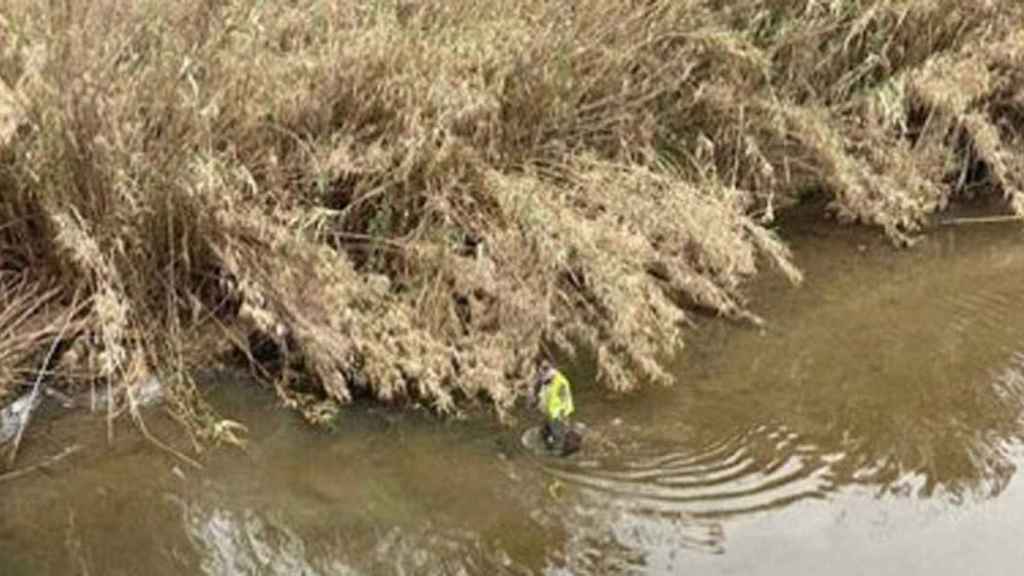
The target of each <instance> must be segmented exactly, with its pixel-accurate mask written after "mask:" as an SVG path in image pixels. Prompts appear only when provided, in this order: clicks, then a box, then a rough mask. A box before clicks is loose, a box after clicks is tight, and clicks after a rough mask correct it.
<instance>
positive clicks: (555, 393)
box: [540, 370, 575, 420]
mask: <svg viewBox="0 0 1024 576" xmlns="http://www.w3.org/2000/svg"><path fill="white" fill-rule="evenodd" d="M540 401H541V406H542V408H543V411H544V414H545V415H546V416H547V417H548V418H550V419H551V420H559V419H561V418H565V417H567V416H569V415H571V414H572V413H573V412H574V411H575V407H574V406H573V405H572V389H571V387H570V385H569V379H568V378H566V377H565V375H564V374H562V373H561V372H559V371H557V370H555V376H554V377H553V378H552V379H551V381H550V382H548V383H547V384H546V385H545V386H544V388H543V389H542V390H541V393H540Z"/></svg>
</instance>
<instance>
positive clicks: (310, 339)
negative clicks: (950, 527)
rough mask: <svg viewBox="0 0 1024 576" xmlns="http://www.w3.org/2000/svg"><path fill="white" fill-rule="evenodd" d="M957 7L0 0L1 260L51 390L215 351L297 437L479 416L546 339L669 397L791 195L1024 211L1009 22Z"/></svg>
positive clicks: (733, 299) (871, 0)
mask: <svg viewBox="0 0 1024 576" xmlns="http://www.w3.org/2000/svg"><path fill="white" fill-rule="evenodd" d="M961 4H962V3H961V2H955V1H947V0H902V1H896V0H862V1H850V2H818V1H811V0H808V1H807V2H778V1H773V0H743V1H740V2H718V1H711V0H705V1H697V0H690V1H672V2H670V1H667V0H666V1H654V2H608V1H607V0H582V1H576V2H566V1H561V0H527V1H524V2H501V1H498V0H474V1H470V0H466V1H458V2H435V1H426V0H425V1H420V2H404V1H399V2H342V1H338V0H296V1H293V2H275V3H267V2H256V1H254V0H218V1H214V0H210V1H204V2H179V1H171V2H135V3H131V5H130V6H128V5H125V4H124V3H120V2H113V1H112V0H103V1H98V2H91V3H85V4H79V3H71V2H63V3H61V2H57V3H46V4H39V3H35V2H28V1H25V0H0V13H2V14H3V15H4V16H3V18H2V20H0V38H2V40H0V82H2V85H3V87H4V88H3V90H2V92H3V93H4V99H6V100H7V101H9V104H7V108H8V111H9V113H8V115H7V118H13V120H9V121H8V122H7V125H8V126H11V127H12V128H7V129H4V131H3V132H2V133H0V135H3V139H2V140H0V142H2V149H0V222H2V223H3V224H2V225H0V255H2V257H3V259H2V260H0V273H3V274H5V275H7V276H8V277H11V278H20V279H22V280H19V281H18V282H16V283H15V284H16V285H18V286H22V287H23V288H24V287H27V286H47V287H48V288H47V290H48V291H47V292H45V294H46V295H47V298H46V301H47V303H48V305H47V310H49V309H50V308H53V307H54V306H56V308H54V309H55V310H59V306H60V304H61V303H63V305H64V306H65V307H66V308H65V309H69V308H67V307H70V306H71V302H73V301H79V300H76V297H78V298H84V301H85V302H86V305H85V307H84V308H83V309H82V311H80V312H76V315H75V320H76V324H75V326H76V327H77V328H76V330H74V332H73V338H75V339H77V341H78V342H80V343H81V344H80V349H81V361H80V362H79V364H78V366H79V368H80V371H78V372H76V374H77V375H78V376H77V377H76V379H75V380H76V381H89V380H93V381H102V382H107V383H112V384H114V385H116V386H117V387H118V388H116V389H117V390H120V391H121V392H124V393H126V396H127V397H129V398H130V396H131V389H132V386H133V385H134V383H136V382H139V381H142V380H144V379H145V378H146V377H147V375H148V374H149V373H151V372H173V373H177V374H180V375H185V376H187V374H188V373H189V372H190V370H191V369H192V368H193V367H195V366H200V365H203V364H204V363H207V362H209V361H211V357H213V356H215V355H217V354H219V353H221V352H223V349H222V347H219V346H216V345H211V342H214V343H216V342H229V343H231V344H232V345H233V346H235V347H238V348H240V349H242V350H243V351H245V352H246V353H248V354H249V358H250V359H251V360H252V362H253V365H254V366H256V367H257V368H258V369H259V370H261V371H262V372H261V373H262V374H263V375H264V376H266V377H267V379H268V380H270V381H272V382H274V383H275V386H276V388H277V390H278V392H279V393H280V395H281V396H282V398H284V399H285V400H286V401H287V402H288V403H289V404H291V405H293V406H295V407H297V408H300V409H302V410H304V411H305V412H306V414H307V415H309V416H310V417H311V418H312V419H313V420H328V419H330V417H331V416H332V414H333V413H334V412H335V411H336V408H337V406H338V405H339V404H340V403H344V402H348V401H351V400H352V399H353V398H355V397H357V396H363V395H367V396H372V397H375V398H379V399H382V400H399V399H412V400H414V401H417V402H420V403H423V404H427V405H430V406H432V407H434V408H435V409H437V410H439V411H441V412H447V411H451V410H453V409H455V408H456V407H457V406H458V405H459V404H460V402H462V401H465V400H467V399H486V400H487V401H488V402H490V403H491V404H492V405H493V406H495V407H496V408H497V410H498V412H499V413H504V412H505V411H506V410H507V409H508V408H509V407H510V406H511V405H512V403H513V402H514V400H515V398H516V397H517V396H518V395H519V391H518V388H517V386H516V384H517V383H518V382H520V381H521V380H522V379H523V378H524V377H525V376H526V372H527V371H528V368H529V365H530V362H531V360H532V359H533V358H534V357H535V356H536V354H537V353H538V350H539V348H540V347H541V346H542V343H544V342H552V343H554V344H555V345H557V346H558V347H559V348H561V349H562V350H563V351H565V352H568V353H570V354H571V353H574V352H575V351H576V349H577V347H578V346H580V345H583V346H587V347H588V348H590V349H593V350H596V352H597V357H598V359H599V366H600V369H601V370H600V377H601V380H602V381H603V382H604V383H605V384H606V385H608V386H610V387H612V388H616V389H630V388H632V387H634V386H635V385H636V383H638V382H641V381H651V380H653V381H663V382H664V381H668V380H669V379H670V378H669V375H668V374H666V373H665V372H664V371H663V370H662V368H661V367H660V365H659V362H658V360H659V358H661V357H662V355H663V354H666V353H670V352H671V351H672V350H673V348H674V347H676V346H678V345H679V344H680V343H681V338H680V334H681V332H680V330H681V329H682V328H684V327H685V324H686V320H687V314H688V312H687V311H688V310H691V309H693V308H703V309H708V310H711V311H714V312H716V313H719V314H723V315H728V316H732V317H747V318H753V317H754V316H753V315H752V313H751V311H750V310H748V309H747V306H746V304H745V302H744V299H743V295H742V283H743V281H744V280H745V279H747V278H749V277H750V276H752V275H754V274H756V273H757V272H758V270H759V268H760V267H762V266H763V264H765V263H770V264H772V265H774V266H776V267H778V268H779V269H781V270H782V271H783V272H784V273H785V274H787V275H788V276H789V277H790V278H791V279H793V280H794V281H799V279H800V274H799V272H798V271H797V270H796V269H795V268H794V267H793V266H792V264H791V263H790V260H789V253H788V251H787V249H786V247H785V245H784V244H783V243H782V242H781V241H780V240H779V238H778V237H777V236H776V235H775V233H774V232H773V231H772V230H771V229H770V228H769V226H770V222H771V220H772V217H773V215H774V213H775V211H776V210H779V209H783V208H784V207H785V206H787V205H788V204H790V203H792V202H794V201H796V199H797V198H798V197H799V196H800V194H802V193H803V192H804V191H806V190H807V189H812V188H813V189H822V190H825V191H826V192H827V193H828V194H830V196H831V197H832V199H833V204H832V210H833V211H834V212H835V213H837V214H838V215H839V216H841V217H843V218H844V219H855V220H861V221H865V222H869V223H874V224H878V225H881V226H882V227H884V229H885V230H886V232H887V233H888V234H890V235H891V236H892V237H893V238H894V239H897V240H901V241H906V240H910V239H912V237H913V235H914V234H915V233H917V232H918V231H919V230H920V227H921V226H922V224H923V223H925V222H926V218H927V216H928V215H929V214H930V213H932V212H934V211H936V210H939V209H941V208H943V207H945V206H946V205H947V204H948V202H950V201H951V200H953V199H955V198H957V197H958V196H960V195H967V194H973V193H976V192H978V191H995V192H996V193H1001V194H1003V195H1005V197H1006V198H1007V200H1008V201H1009V205H1010V206H1011V207H1012V209H1014V210H1017V211H1018V213H1024V193H1022V192H1021V190H1022V188H1021V186H1022V185H1024V183H1022V182H1021V181H1020V178H1021V174H1024V172H1022V171H1021V162H1022V156H1021V155H1020V153H1019V152H1018V151H1019V150H1021V149H1022V148H1021V146H1020V145H1021V144H1022V142H1021V141H1020V140H1021V126H1022V119H1024V96H1022V94H1024V92H1022V90H1024V82H1022V78H1021V73H1020V70H1021V69H1022V68H1021V66H1020V64H1021V63H1022V62H1021V59H1022V58H1024V43H1022V37H1021V35H1020V30H1022V29H1024V26H1022V24H1024V17H1022V9H1021V7H1020V6H1018V3H1017V2H1015V1H1012V0H994V1H992V2H988V3H985V5H984V6H980V7H979V6H973V4H972V5H971V6H970V7H967V6H966V5H964V6H961ZM0 102H3V100H0ZM0 126H3V123H0ZM8 285H14V284H10V283H8V284H5V286H8ZM50 287H52V288H50ZM4 290H5V300H3V302H4V303H5V306H6V307H5V308H4V310H3V311H0V315H4V314H8V315H16V316H18V317H20V316H21V315H22V313H21V312H19V311H18V310H21V308H17V307H16V306H15V307H12V305H11V304H8V303H9V302H16V303H19V302H20V303H22V304H20V305H21V306H23V305H24V302H25V300H24V299H25V298H26V296H24V294H31V292H11V290H12V288H5V289H4ZM12 294H13V295H12ZM41 310H42V309H41V308H40V309H39V310H38V311H37V310H36V309H33V312H32V313H31V314H28V316H30V317H32V318H34V320H33V322H39V323H41V324H42V325H47V322H48V320H47V318H48V317H47V316H45V315H43V312H42V311H41ZM26 326H28V325H26ZM24 330H27V331H28V332H26V334H42V335H41V336H39V337H38V338H36V339H32V338H28V339H25V338H22V337H20V336H18V337H14V338H13V339H11V337H9V336H8V337H7V339H6V340H2V341H0V378H8V379H10V378H11V377H9V376H2V375H6V374H18V373H22V372H23V371H24V370H25V369H26V368H25V366H26V365H25V363H24V362H23V357H22V356H21V355H19V354H5V353H4V352H3V350H2V349H3V347H5V346H6V347H7V349H13V348H11V346H12V344H11V342H17V345H16V346H15V347H16V348H17V349H19V350H20V349H21V348H26V347H27V348H31V349H38V348H39V347H40V346H45V344H46V340H47V334H50V333H49V332H45V331H44V332H39V331H38V330H37V329H35V328H28V327H26V328H24ZM33 330H34V332H33ZM254 343H255V344H260V346H255V347H254V346H253V344H254ZM260 347H264V348H265V347H269V348H271V349H273V350H274V352H275V354H276V360H275V362H272V363H268V362H265V361H263V360H265V358H264V357H263V356H261V354H259V350H258V348H260ZM83 374H84V376H83ZM14 380H16V378H14ZM7 381H8V380H2V379H0V387H2V386H3V382H7ZM11 381H13V380H11ZM175 381H178V382H181V384H180V385H177V386H175V387H174V390H173V391H171V394H172V398H174V399H175V400H177V402H176V403H177V405H178V406H179V408H181V411H182V413H183V414H186V415H188V416H189V417H190V419H191V420H192V421H195V422H201V421H203V419H204V418H206V416H204V414H205V413H204V412H203V411H202V410H201V409H197V408H196V406H197V403H196V402H195V401H194V398H195V396H194V392H193V391H192V389H191V387H190V386H188V385H187V378H184V379H178V380H175Z"/></svg>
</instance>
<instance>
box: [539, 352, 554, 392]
mask: <svg viewBox="0 0 1024 576" xmlns="http://www.w3.org/2000/svg"><path fill="white" fill-rule="evenodd" d="M554 377H555V367H554V366H552V365H551V361H549V360H548V359H547V358H541V359H539V360H538V361H537V384H538V385H541V386H543V385H545V384H547V383H548V382H550V381H551V379H552V378H554Z"/></svg>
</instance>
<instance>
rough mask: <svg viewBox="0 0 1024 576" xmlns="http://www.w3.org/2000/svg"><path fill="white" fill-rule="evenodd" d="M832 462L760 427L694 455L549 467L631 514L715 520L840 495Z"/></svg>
mask: <svg viewBox="0 0 1024 576" xmlns="http://www.w3.org/2000/svg"><path fill="white" fill-rule="evenodd" d="M838 458H839V457H838V456H832V457H829V456H827V455H824V454H822V453H821V451H820V450H819V449H818V448H817V447H815V446H814V445H812V444H810V443H807V442H803V441H801V438H800V437H799V435H797V434H796V433H794V432H791V431H789V430H787V429H786V428H785V427H781V426H779V427H769V426H757V427H754V428H751V429H749V430H741V431H739V432H737V433H736V434H733V435H731V436H729V437H727V438H724V439H721V440H717V441H711V442H708V443H706V444H703V445H698V446H696V447H694V448H685V447H676V448H673V449H670V450H667V451H666V452H664V453H660V454H649V455H647V456H643V455H639V456H634V457H627V458H624V459H623V458H609V459H606V460H590V461H584V462H579V463H575V462H572V461H566V462H559V463H557V464H552V465H549V466H548V470H549V471H550V473H551V474H553V475H554V476H555V477H557V478H558V479H559V480H561V481H564V482H566V483H568V484H572V485H576V486H580V487H582V488H584V489H587V490H591V491H594V492H596V493H598V494H602V495H605V497H607V498H611V499H613V500H616V501H620V502H629V503H630V504H631V507H633V508H636V509H643V510H646V511H648V512H654V513H658V514H681V515H685V516H686V517H689V518H693V519H712V518H722V517H727V516H732V515H736V514H741V513H748V512H753V511H759V510H768V509H772V508H776V507H780V506H785V505H787V504H790V503H792V502H795V501H799V500H802V499H806V498H823V497H824V496H826V495H827V494H828V492H829V491H831V490H832V488H833V486H832V482H831V481H830V479H829V464H830V463H831V462H834V461H835V460H837V459H838Z"/></svg>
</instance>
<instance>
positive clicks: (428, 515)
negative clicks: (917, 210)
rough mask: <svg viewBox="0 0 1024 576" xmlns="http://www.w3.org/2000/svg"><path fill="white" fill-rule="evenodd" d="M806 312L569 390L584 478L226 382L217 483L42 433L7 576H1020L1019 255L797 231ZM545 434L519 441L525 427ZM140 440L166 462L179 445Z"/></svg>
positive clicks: (993, 232) (219, 386) (2, 570)
mask: <svg viewBox="0 0 1024 576" xmlns="http://www.w3.org/2000/svg"><path fill="white" fill-rule="evenodd" d="M790 230H791V234H792V235H794V236H795V238H794V239H793V241H794V244H795V246H796V250H797V257H798V261H799V263H800V265H801V266H802V268H803V269H804V270H805V272H806V273H807V279H808V281H807V283H806V285H804V286H802V287H800V288H797V289H794V288H791V287H789V286H788V285H786V284H784V283H783V282H782V281H781V280H777V279H766V280H764V281H762V282H761V283H760V284H759V285H758V286H757V287H756V289H755V290H754V292H753V297H754V301H753V305H754V308H755V309H757V310H758V311H760V312H762V313H763V314H764V316H765V317H766V320H767V321H768V324H767V327H766V328H765V329H763V330H761V329H756V328H752V327H749V326H741V325H735V324H732V323H729V322H724V321H710V320H708V321H703V322H701V323H700V327H699V328H698V333H697V334H696V335H694V337H692V338H691V342H693V344H692V345H691V346H690V347H689V348H688V349H687V351H686V352H685V354H683V356H682V357H681V358H680V359H679V361H678V365H677V367H676V372H677V373H678V374H679V384H678V385H677V386H675V387H674V388H670V389H657V390H649V391H647V392H645V393H643V394H640V395H635V396H630V397H625V398H612V397H611V396H610V395H609V394H608V393H607V392H604V391H601V390H598V389H596V388H593V387H591V386H588V384H587V382H588V380H589V375H588V374H587V373H586V371H585V370H577V371H574V372H572V371H571V372H570V375H571V376H572V377H573V380H574V383H575V388H576V392H577V396H578V401H577V406H578V414H579V416H580V418H581V419H582V420H584V421H585V422H586V423H587V424H588V426H589V428H590V430H591V434H592V438H591V442H590V443H589V444H588V445H587V446H586V448H585V450H584V451H583V452H582V453H581V454H579V455H577V456H575V457H573V458H571V459H568V460H552V459H548V458H543V457H538V456H535V455H533V454H531V453H529V452H528V451H526V450H524V449H523V448H522V447H521V445H520V443H519V435H520V434H521V432H522V430H523V428H524V427H525V426H526V425H527V422H526V421H524V422H523V423H521V424H520V425H519V426H516V427H513V428H511V429H508V428H501V427H499V426H497V425H494V424H491V423H488V422H487V421H471V422H453V423H439V422H437V421H435V420H433V419H431V418H429V417H427V416H425V415H421V414H416V413H412V414H409V413H406V414H401V413H391V412H376V413H370V412H368V411H367V410H366V409H356V410H353V411H352V412H351V413H350V414H347V415H346V417H345V419H344V420H343V422H342V423H341V425H340V428H339V429H338V430H337V431H336V432H334V433H327V432H322V431H316V430H311V429H309V428H308V427H306V426H305V425H304V424H302V423H301V422H299V421H298V419H297V418H296V417H295V416H293V415H291V414H289V413H287V412H285V411H283V410H280V409H278V408H276V407H275V402H274V399H273V397H272V396H271V395H270V394H269V393H262V394H254V393H253V391H252V389H251V387H250V386H249V385H247V384H246V383H244V382H243V381H238V379H231V378H223V377H222V378H219V379H218V381H217V382H215V383H214V391H213V394H214V395H215V397H216V400H217V402H218V404H219V405H220V406H221V407H222V410H223V412H224V414H225V415H227V416H230V417H233V418H235V419H238V420H241V421H244V422H246V423H247V424H249V426H250V428H251V430H252V438H253V439H252V443H251V445H250V448H249V450H248V451H247V452H246V453H244V454H243V453H240V452H238V451H232V450H227V449H223V450H219V451H216V452H215V453H214V454H211V455H208V456H209V457H207V458H205V459H204V460H205V461H206V462H207V464H206V468H205V469H203V470H195V469H192V468H190V467H188V466H187V465H186V464H184V463H183V462H181V461H180V460H177V459H175V458H174V457H173V456H171V455H169V454H168V453H166V452H164V451H161V450H159V449H158V448H156V447H154V446H153V445H152V444H150V443H148V442H146V441H144V440H142V439H140V438H139V437H138V435H137V434H136V433H133V432H131V431H129V430H128V429H127V428H126V427H123V426H122V427H121V428H119V429H118V430H117V433H118V435H117V437H116V438H115V440H114V442H113V444H111V445H107V444H106V441H105V429H104V427H103V426H102V423H95V422H90V421H88V420H84V419H78V418H74V417H71V418H63V419H57V420H54V421H51V422H50V423H49V424H46V425H44V427H43V428H42V429H41V431H40V430H37V434H36V435H35V436H33V438H31V439H30V440H29V442H28V444H27V445H26V447H25V449H26V451H27V454H26V459H31V458H33V457H35V458H39V457H41V456H43V455H45V454H52V453H56V452H59V451H60V449H61V447H62V446H63V445H65V444H66V443H67V442H68V441H69V440H68V439H69V438H74V439H75V440H76V441H77V442H79V443H80V444H83V445H84V446H85V447H86V449H85V450H83V451H82V452H80V453H78V454H76V455H75V456H74V457H72V458H71V459H70V462H68V463H61V464H58V465H56V466H54V467H52V468H51V469H49V470H46V471H43V472H40V473H36V474H34V475H32V476H30V477H27V478H25V479H22V480H18V481H14V482H5V483H0V574H3V575H11V576H16V575H22V574H25V575H28V574H32V575H35V574H89V575H118V574H124V575H136V574H145V575H147V576H156V575H162V574H210V575H227V574H307V575H314V574H316V575H319V574H323V575H327V574H396V575H398V574H595V575H596V574H682V573H690V574H769V575H770V574H785V575H791V574H819V573H828V574H840V575H844V574H850V575H853V574H993V575H996V574H1012V573H1017V572H1019V571H1020V570H1021V567H1022V566H1024V546H1021V545H1020V544H1019V542H1018V534H1019V527H1020V526H1022V525H1024V480H1022V479H1021V478H1020V477H1019V475H1018V474H1017V470H1018V465H1019V464H1021V463H1024V449H1022V448H1021V446H1022V443H1021V439H1022V436H1024V376H1022V374H1024V306H1022V305H1021V287H1022V286H1024V232H1022V230H1021V229H1020V228H1019V227H1014V226H1006V227H1002V226H984V227H974V228H971V229H956V228H950V229H944V230H940V231H938V232H935V233H934V234H932V235H931V236H930V237H929V239H928V240H927V241H926V242H925V243H924V245H922V246H920V247H919V248H917V249H915V250H913V251H910V252H902V253H894V252H892V251H891V250H890V249H889V248H888V247H887V245H886V244H885V243H884V241H883V240H881V239H879V238H877V237H876V236H874V235H873V234H872V233H869V232H864V231H856V230H846V229H843V230H835V229H829V228H827V227H823V226H817V225H803V226H802V227H801V226H799V225H796V226H794V227H793V228H791V229H790ZM524 415H525V414H524ZM147 422H148V423H149V425H150V428H151V429H152V430H153V432H154V433H156V434H162V435H164V436H165V437H167V436H169V435H172V434H173V430H175V428H174V426H173V424H172V423H170V422H167V421H164V420H163V419H162V418H161V417H160V416H158V415H154V416H152V417H150V418H149V419H148V420H147Z"/></svg>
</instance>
